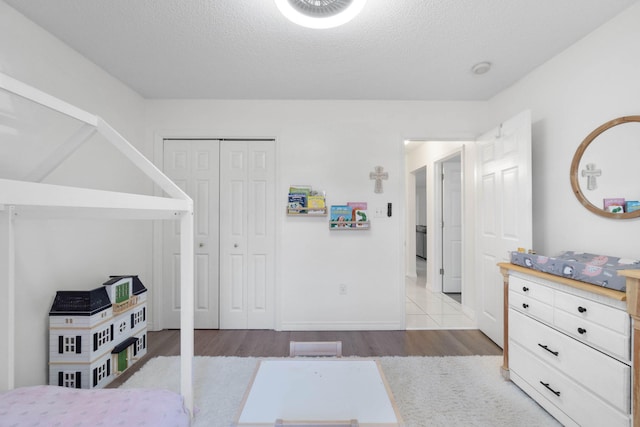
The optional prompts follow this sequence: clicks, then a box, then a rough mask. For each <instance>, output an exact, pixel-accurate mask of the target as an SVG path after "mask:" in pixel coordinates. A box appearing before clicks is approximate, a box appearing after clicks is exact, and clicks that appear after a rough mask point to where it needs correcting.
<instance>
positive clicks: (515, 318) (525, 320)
mask: <svg viewBox="0 0 640 427" xmlns="http://www.w3.org/2000/svg"><path fill="white" fill-rule="evenodd" d="M506 266H508V267H506ZM500 267H501V269H502V272H503V275H504V276H505V348H504V350H505V366H504V369H505V370H507V371H508V376H509V378H510V379H511V380H512V381H513V382H514V383H516V384H517V385H518V386H519V387H520V388H522V389H523V390H524V391H525V392H526V393H527V394H529V396H531V397H532V398H533V399H535V400H536V401H537V402H538V403H539V404H540V405H541V406H542V407H544V408H545V409H546V410H547V411H548V412H549V413H550V414H552V415H553V416H554V417H555V418H556V419H558V421H560V422H561V423H562V424H564V425H567V426H571V425H574V426H607V427H609V426H631V425H633V418H632V407H633V402H632V389H633V380H632V378H633V371H632V354H633V349H632V338H631V336H632V322H631V317H630V316H629V313H628V312H627V302H626V295H625V293H623V292H617V291H613V290H610V289H604V288H600V289H594V285H588V284H583V283H581V282H576V283H574V282H575V281H573V280H568V279H565V278H560V277H556V276H552V275H549V274H546V273H541V272H538V271H532V270H529V269H525V268H523V267H519V266H515V265H512V264H500ZM596 288H599V287H596ZM594 291H595V292H594Z"/></svg>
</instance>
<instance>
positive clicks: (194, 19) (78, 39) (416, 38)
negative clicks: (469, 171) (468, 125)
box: [5, 0, 638, 100]
mask: <svg viewBox="0 0 640 427" xmlns="http://www.w3.org/2000/svg"><path fill="white" fill-rule="evenodd" d="M637 1H638V0H368V2H367V4H366V5H365V8H364V10H363V12H362V13H361V14H360V15H359V16H358V17H356V18H355V19H354V20H353V21H351V22H350V23H348V24H346V25H344V26H342V27H339V28H334V29H328V30H312V29H307V28H303V27H298V26H296V25H295V24H292V23H290V22H289V21H287V20H286V19H285V18H284V17H282V16H281V15H280V13H279V12H278V9H277V7H276V5H275V3H274V2H273V0H5V2H6V3H7V4H9V5H10V6H12V7H14V8H15V9H17V10H18V11H20V12H22V13H23V14H24V15H26V16H27V17H28V18H29V19H31V20H32V21H34V22H36V23H37V24H39V25H40V26H42V27H44V28H45V29H46V30H48V31H49V32H51V33H52V34H54V35H55V36H57V37H58V38H60V39H61V40H62V41H64V42H65V43H66V44H68V45H70V46H71V47H73V48H74V49H76V50H77V51H78V52H80V53H81V54H82V55H84V56H86V57H87V58H89V59H90V60H92V61H93V62H95V63H96V64H97V65H99V66H100V67H101V68H103V69H104V70H106V71H107V72H109V73H110V74H112V75H113V76H115V77H116V78H118V79H119V80H121V81H122V82H124V83H125V84H127V85H128V86H130V87H131V88H132V89H134V90H135V91H137V92H138V93H140V94H141V95H142V96H144V97H146V98H214V99H380V100H382V99H395V100H486V99H489V98H490V97H492V96H493V95H495V94H496V93H498V92H500V91H501V90H503V89H504V88H506V87H508V86H510V85H511V84H513V83H515V82H516V81H518V80H519V79H520V78H521V77H522V76H524V75H526V74H527V73H529V72H530V71H531V70H533V69H534V68H536V67H537V66H539V65H541V64H542V63H544V62H546V61H547V60H549V59H550V58H552V57H553V56H555V55H556V54H558V53H560V52H561V51H563V50H564V49H566V48H567V47H568V46H570V45H571V44H573V43H574V42H576V41H577V40H579V39H580V38H582V37H584V36H585V35H587V34H588V33H589V32H591V31H592V30H594V29H595V28H596V27H598V26H600V25H601V24H603V23H604V22H606V21H607V20H609V19H611V18H612V17H613V16H615V15H617V14H618V13H620V12H621V11H623V10H624V9H625V8H627V7H629V6H630V5H632V4H634V3H637ZM480 61H490V62H491V63H493V68H492V69H491V71H490V72H489V73H487V74H485V75H480V76H478V75H474V74H472V73H471V71H470V70H471V67H472V66H473V65H474V64H475V63H477V62H480Z"/></svg>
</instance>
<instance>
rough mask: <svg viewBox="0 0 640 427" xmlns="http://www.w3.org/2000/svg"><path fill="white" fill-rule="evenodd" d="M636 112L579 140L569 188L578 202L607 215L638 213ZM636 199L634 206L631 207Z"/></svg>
mask: <svg viewBox="0 0 640 427" xmlns="http://www.w3.org/2000/svg"><path fill="white" fill-rule="evenodd" d="M639 158H640V116H626V117H619V118H617V119H614V120H611V121H608V122H607V123H604V124H603V125H601V126H599V127H598V128H596V129H595V130H594V131H593V132H591V133H590V134H589V135H588V136H587V137H586V138H585V139H584V141H582V143H581V144H580V146H579V147H578V149H577V150H576V154H575V155H574V156H573V161H572V162H571V171H570V179H571V188H572V189H573V193H574V194H575V196H576V197H577V198H578V200H579V201H580V203H581V204H582V205H583V206H584V207H585V208H587V209H588V210H590V211H591V212H593V213H595V214H597V215H600V216H604V217H607V218H615V219H627V218H638V217H640V182H639V181H638V180H637V179H633V178H632V177H633V176H634V171H635V168H636V167H637V166H636V162H637V159H639ZM636 202H637V204H638V206H637V207H634V205H635V203H636Z"/></svg>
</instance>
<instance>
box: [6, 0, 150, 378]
mask: <svg viewBox="0 0 640 427" xmlns="http://www.w3.org/2000/svg"><path fill="white" fill-rule="evenodd" d="M0 71H2V72H3V73H5V74H7V75H10V76H12V77H14V78H17V79H19V80H22V81H24V82H26V83H28V84H30V85H33V86H35V87H37V88H39V89H41V90H44V91H46V92H49V93H51V94H53V95H55V96H57V97H59V98H61V99H63V100H65V101H67V102H70V103H72V104H75V105H77V106H79V107H81V108H83V109H85V110H87V111H89V112H91V113H95V114H97V115H100V116H101V117H103V118H104V119H105V120H107V122H109V123H110V124H112V125H113V126H114V127H115V128H116V129H118V131H119V132H120V133H121V134H123V135H124V136H125V137H127V138H128V139H129V140H130V141H132V142H134V143H135V142H136V141H138V142H139V141H140V140H141V138H140V136H141V135H142V132H143V128H142V127H141V126H140V122H141V118H142V114H143V100H142V98H140V97H139V96H138V95H137V94H136V93H134V92H133V91H131V90H130V89H128V88H127V87H125V86H124V85H122V84H121V83H119V82H118V81H116V80H115V79H113V78H112V77H111V76H109V75H108V74H107V73H105V72H104V71H102V70H101V69H100V68H98V67H97V66H95V65H94V64H93V63H91V62H89V61H87V60H86V59H84V58H83V57H82V56H80V55H79V54H78V53H77V52H75V51H73V50H72V49H70V48H69V47H67V46H66V45H64V44H62V43H61V42H60V41H59V40H58V39H56V38H54V37H52V36H51V35H49V34H48V33H46V32H44V31H43V30H42V29H41V28H40V27H38V26H36V25H34V24H33V23H32V22H31V21H28V20H27V19H25V18H24V17H23V16H22V15H20V14H18V13H17V12H15V11H14V10H13V9H12V8H10V7H9V6H7V5H6V4H5V3H4V2H0ZM3 95H4V94H3ZM2 100H3V101H5V102H2V103H0V117H3V118H7V119H8V118H15V120H5V121H4V122H3V123H2V124H3V127H0V139H1V140H2V142H12V141H14V140H15V142H17V141H21V138H24V139H25V140H33V139H40V142H42V143H44V144H42V149H45V150H47V149H50V145H51V144H56V143H60V142H63V141H64V140H65V139H66V138H67V137H69V136H70V135H69V134H60V135H57V134H55V133H48V132H47V133H45V134H38V132H36V130H35V127H36V126H37V125H36V124H35V123H33V124H32V123H31V122H30V121H31V120H32V118H33V117H35V116H36V109H35V108H34V109H21V110H20V111H15V110H13V109H12V106H14V105H17V104H20V105H22V104H21V103H19V102H18V100H15V99H10V98H6V96H3V98H2ZM14 101H15V102H14ZM25 123H27V124H29V125H31V124H32V125H33V126H28V127H29V129H27V131H25V130H24V127H23V125H24V124H25ZM78 127H79V125H78ZM54 128H55V127H54ZM14 132H15V133H16V134H14ZM30 142H34V141H30ZM121 159H122V156H121V155H120V154H119V153H117V152H116V151H115V150H114V149H112V148H110V147H108V146H105V145H101V144H100V141H99V140H92V141H91V142H89V143H88V144H87V146H86V147H82V148H81V149H80V150H79V151H78V152H77V153H76V154H75V155H73V156H72V158H70V159H69V160H68V161H67V162H66V163H65V164H64V165H63V166H62V167H61V168H60V169H59V170H57V171H56V172H55V173H54V174H53V175H52V176H51V178H50V179H48V181H49V182H56V183H63V184H66V183H68V184H72V185H79V186H82V185H86V186H91V187H95V188H104V189H114V190H124V191H132V192H143V193H144V192H149V193H150V192H151V185H150V184H149V183H147V182H146V181H144V180H142V179H141V176H140V174H139V173H137V172H136V171H134V170H133V169H132V168H131V167H130V166H129V165H128V164H123V163H122V162H121ZM24 172H29V171H24ZM1 215H3V214H0V216H1ZM1 219H2V220H4V218H1ZM2 223H4V221H2ZM150 230H151V225H150V224H149V223H145V222H136V221H122V222H120V221H116V222H107V221H102V222H94V221H63V220H53V221H40V220H21V219H20V218H19V217H18V218H17V219H16V221H15V234H16V319H15V324H16V325H17V327H16V345H15V355H16V370H15V377H16V385H18V386H21V385H31V384H41V383H45V382H46V378H47V372H48V367H47V359H48V354H47V351H48V343H47V340H48V312H49V309H50V308H51V302H52V301H53V297H54V295H55V292H56V290H69V289H93V288H95V287H98V286H100V285H101V284H102V282H104V281H105V280H106V279H107V278H108V276H109V275H110V274H140V276H141V279H142V281H143V283H145V284H146V285H150V283H149V282H148V281H147V280H146V279H147V278H148V279H150V274H149V272H150V271H151V254H150V245H149V242H150V238H149V235H150ZM1 234H2V232H0V235H1ZM0 268H2V281H0V287H5V286H6V283H7V282H6V280H4V277H6V276H5V272H6V270H7V266H6V258H5V257H3V259H2V262H0ZM3 291H4V289H3ZM2 294H3V295H4V294H5V292H2ZM8 322H9V321H8V320H7V318H6V317H2V320H0V329H2V330H3V333H6V331H7V328H9V327H12V325H8V324H7V323H8ZM0 336H1V335H0ZM3 347H4V346H3ZM0 361H1V359H0ZM6 369H7V368H6V365H3V366H0V372H2V375H0V378H2V376H3V375H4V374H5V373H6Z"/></svg>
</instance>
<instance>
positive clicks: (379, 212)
mask: <svg viewBox="0 0 640 427" xmlns="http://www.w3.org/2000/svg"><path fill="white" fill-rule="evenodd" d="M373 215H374V216H375V217H376V218H384V217H385V216H387V207H386V206H376V208H375V210H374V211H373Z"/></svg>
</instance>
